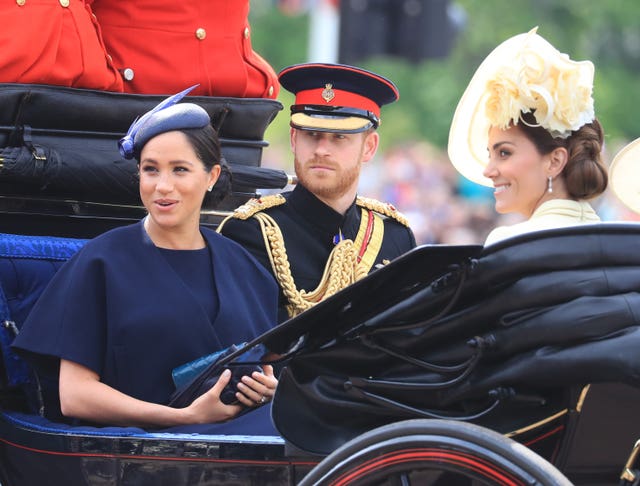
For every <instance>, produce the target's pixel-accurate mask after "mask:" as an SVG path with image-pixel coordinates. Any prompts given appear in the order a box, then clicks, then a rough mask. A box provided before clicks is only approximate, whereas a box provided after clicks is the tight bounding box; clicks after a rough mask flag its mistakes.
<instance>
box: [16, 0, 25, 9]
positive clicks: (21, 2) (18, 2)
mask: <svg viewBox="0 0 640 486" xmlns="http://www.w3.org/2000/svg"><path fill="white" fill-rule="evenodd" d="M16 3H17V4H18V5H20V6H21V7H22V6H23V5H24V4H25V3H27V0H16Z"/></svg>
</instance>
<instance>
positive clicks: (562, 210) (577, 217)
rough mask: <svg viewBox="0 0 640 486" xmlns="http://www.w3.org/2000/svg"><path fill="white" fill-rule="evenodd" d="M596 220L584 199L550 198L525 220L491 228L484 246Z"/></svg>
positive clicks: (596, 221) (597, 219)
mask: <svg viewBox="0 0 640 486" xmlns="http://www.w3.org/2000/svg"><path fill="white" fill-rule="evenodd" d="M598 222H600V218H599V217H598V215H597V214H596V212H595V211H594V210H593V208H592V207H591V205H590V204H589V203H588V202H586V201H573V200H570V199H551V200H550V201H546V202H544V203H542V204H541V205H540V206H539V207H538V208H537V209H536V210H535V211H534V212H533V214H532V215H531V217H530V218H529V219H528V220H527V221H524V222H522V223H517V224H514V225H511V226H499V227H497V228H495V229H494V230H492V231H491V233H489V236H487V239H486V241H485V242H484V244H485V246H487V245H491V244H492V243H496V242H498V241H502V240H504V239H506V238H511V237H512V236H517V235H521V234H523V233H530V232H532V231H538V230H545V229H552V228H563V227H566V226H576V225H581V224H590V223H598Z"/></svg>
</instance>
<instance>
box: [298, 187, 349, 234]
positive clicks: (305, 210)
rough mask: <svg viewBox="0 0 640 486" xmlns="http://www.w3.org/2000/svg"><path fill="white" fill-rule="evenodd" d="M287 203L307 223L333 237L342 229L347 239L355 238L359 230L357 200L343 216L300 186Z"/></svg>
mask: <svg viewBox="0 0 640 486" xmlns="http://www.w3.org/2000/svg"><path fill="white" fill-rule="evenodd" d="M287 202H288V203H289V204H290V205H291V207H292V208H293V209H294V210H295V211H296V212H297V213H299V214H301V215H302V216H303V217H304V219H305V220H306V221H308V222H309V223H310V224H311V225H313V226H315V227H317V228H319V229H320V230H322V231H324V232H326V233H330V234H332V235H333V234H336V233H337V232H338V230H340V229H341V230H342V232H343V234H344V235H345V237H346V238H349V237H351V238H354V237H355V234H356V232H357V230H358V212H357V210H356V201H355V199H354V200H353V203H352V204H351V206H349V209H347V212H346V213H345V215H344V216H342V214H340V213H338V212H337V211H335V210H334V209H333V208H331V207H330V206H327V205H326V204H325V203H323V202H322V201H321V200H320V199H318V198H317V197H316V196H314V195H313V194H312V193H311V192H310V191H309V190H308V189H306V188H305V187H304V186H303V185H301V184H298V185H297V186H296V187H295V188H294V189H293V191H292V192H291V195H290V196H289V197H288V198H287ZM352 233H353V234H352Z"/></svg>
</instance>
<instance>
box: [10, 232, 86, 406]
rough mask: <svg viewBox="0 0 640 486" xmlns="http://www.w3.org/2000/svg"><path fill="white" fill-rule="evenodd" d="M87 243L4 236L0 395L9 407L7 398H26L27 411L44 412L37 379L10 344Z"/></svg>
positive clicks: (50, 238)
mask: <svg viewBox="0 0 640 486" xmlns="http://www.w3.org/2000/svg"><path fill="white" fill-rule="evenodd" d="M86 241H87V240H85V239H76V238H61V237H51V236H25V235H14V234H6V233H0V324H1V326H0V346H1V347H0V351H1V353H2V360H0V392H1V396H2V398H3V399H4V400H3V401H4V402H5V403H4V405H5V406H7V403H6V400H7V399H12V400H15V399H16V398H17V397H19V396H21V395H22V396H23V398H27V402H28V406H27V408H30V409H32V411H35V410H33V409H34V408H37V409H38V411H39V412H40V413H41V412H42V410H40V409H41V407H42V403H38V402H39V401H41V400H39V398H38V393H39V391H38V390H35V387H36V378H35V376H34V375H33V373H32V372H31V370H30V369H29V366H28V365H27V364H26V362H25V361H23V360H22V359H21V358H19V357H18V356H17V355H16V354H15V353H14V352H13V351H12V350H11V348H10V345H11V343H12V341H13V339H14V338H15V336H16V334H17V333H18V332H19V330H20V328H21V327H22V324H23V323H24V321H25V319H26V318H27V315H28V314H29V312H30V310H31V308H32V307H33V305H34V304H35V302H36V301H37V299H38V297H39V296H40V294H41V293H42V291H43V290H44V289H45V287H46V286H47V284H48V283H49V281H50V280H51V278H52V277H53V275H54V274H55V273H56V271H57V270H58V269H59V268H60V266H61V265H62V264H63V263H64V262H65V261H66V260H68V259H69V258H70V257H71V256H72V255H73V254H74V253H75V252H77V251H78V250H79V249H80V248H81V247H82V246H83V245H84V243H85V242H86ZM12 403H14V402H12ZM14 404H15V403H14Z"/></svg>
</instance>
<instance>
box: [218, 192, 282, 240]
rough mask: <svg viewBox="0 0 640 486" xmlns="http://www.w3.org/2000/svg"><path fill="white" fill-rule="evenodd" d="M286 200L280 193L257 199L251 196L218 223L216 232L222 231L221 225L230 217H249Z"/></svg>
mask: <svg viewBox="0 0 640 486" xmlns="http://www.w3.org/2000/svg"><path fill="white" fill-rule="evenodd" d="M285 202H287V200H286V199H285V198H284V196H283V195H282V194H272V195H270V196H264V197H261V198H259V199H256V198H253V199H249V200H248V201H247V202H246V203H244V204H243V205H242V206H238V207H237V208H236V209H235V210H234V211H233V213H231V214H230V215H229V216H227V217H226V218H224V219H223V220H222V221H221V222H220V224H218V228H217V229H216V231H217V232H218V233H221V232H222V227H223V226H224V225H225V223H226V222H227V221H229V220H230V219H233V218H235V219H241V220H245V219H249V218H250V217H251V216H253V215H254V214H256V213H258V212H260V211H264V210H265V209H269V208H273V207H275V206H280V205H282V204H284V203H285Z"/></svg>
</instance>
